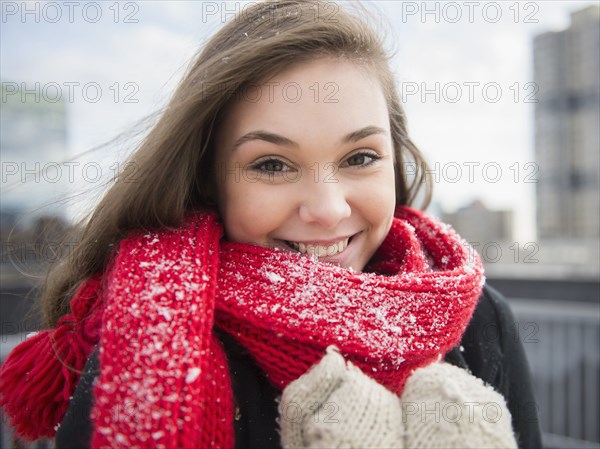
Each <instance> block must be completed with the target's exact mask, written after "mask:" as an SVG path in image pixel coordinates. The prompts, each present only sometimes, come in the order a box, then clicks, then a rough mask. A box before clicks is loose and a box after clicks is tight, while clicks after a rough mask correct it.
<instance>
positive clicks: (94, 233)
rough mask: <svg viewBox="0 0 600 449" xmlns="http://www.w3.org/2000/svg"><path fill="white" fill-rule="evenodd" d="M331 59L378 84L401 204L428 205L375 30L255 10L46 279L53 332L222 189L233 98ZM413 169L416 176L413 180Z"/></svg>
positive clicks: (205, 66) (322, 6) (283, 7)
mask: <svg viewBox="0 0 600 449" xmlns="http://www.w3.org/2000/svg"><path fill="white" fill-rule="evenodd" d="M334 7H335V8H334ZM332 8H334V10H333V13H332ZM325 55H328V56H336V57H345V58H348V59H350V60H352V61H355V62H356V63H359V64H361V65H364V66H366V67H369V68H370V69H372V71H373V73H375V74H376V75H377V76H378V78H379V80H380V82H381V85H382V87H383V91H384V94H385V97H386V101H387V104H388V109H389V116H390V131H391V136H392V140H393V144H394V152H395V172H396V198H397V203H398V204H404V205H411V204H412V203H413V202H414V200H415V197H416V195H417V193H418V191H419V190H420V188H421V187H422V186H424V187H425V197H424V198H425V199H424V204H425V205H426V204H427V203H428V202H429V198H430V195H431V182H430V180H429V178H428V176H427V174H426V167H427V165H426V163H425V161H424V159H423V157H422V155H421V153H420V152H419V150H418V149H417V148H416V146H415V145H414V144H413V143H412V142H411V140H410V139H409V138H408V134H407V130H406V118H405V115H404V111H403V109H402V106H401V104H400V100H399V97H398V92H397V89H396V85H395V81H394V77H393V74H392V73H391V71H390V68H389V63H388V57H387V56H386V54H385V51H384V47H383V43H382V42H381V40H380V38H379V37H378V36H377V35H376V34H375V33H374V31H373V30H372V29H371V28H369V27H368V26H367V25H366V24H365V23H364V22H363V21H362V20H360V19H358V18H357V17H356V16H354V15H352V14H350V13H349V12H346V11H344V10H341V9H339V8H337V4H335V3H331V2H326V1H324V0H279V1H266V2H261V3H256V4H252V5H251V6H249V7H247V8H244V9H243V10H242V12H241V13H239V14H238V15H237V16H236V17H235V18H233V19H232V20H231V21H229V22H228V23H227V24H226V25H225V26H224V27H223V28H222V29H221V30H220V31H218V32H217V33H216V34H215V35H214V36H213V37H212V38H211V39H210V40H209V41H208V42H207V44H206V45H205V46H204V48H203V50H202V51H201V52H200V53H199V54H198V55H197V57H196V58H195V60H194V62H193V63H192V65H191V66H190V68H189V69H188V72H187V73H186V75H185V76H184V78H183V80H182V81H181V82H180V84H179V86H178V87H177V89H176V91H175V93H174V94H173V97H172V99H171V101H170V102H169V104H168V105H167V106H166V108H165V110H164V112H163V113H162V116H161V117H160V119H159V120H158V122H157V123H156V124H155V125H154V127H153V128H152V129H151V131H150V132H149V134H148V135H147V137H146V138H145V139H144V140H143V141H142V143H141V144H140V145H139V147H138V148H137V150H136V151H135V153H134V154H133V156H132V157H131V159H130V164H131V166H133V167H135V169H136V182H122V181H116V182H115V183H114V184H113V185H112V187H111V188H110V190H109V191H108V192H107V193H106V195H105V196H104V198H103V199H102V201H101V202H100V203H99V205H98V206H97V207H96V209H95V210H94V211H93V213H92V214H91V217H90V219H89V221H88V222H87V223H86V224H85V225H83V226H82V227H81V232H80V236H79V243H78V245H77V247H76V248H75V249H74V250H73V252H71V254H70V255H69V256H68V257H67V258H66V259H65V260H64V261H63V262H62V263H61V264H60V265H58V266H56V267H54V268H53V269H52V270H51V271H50V272H49V275H48V278H47V282H46V286H45V289H44V292H43V298H42V313H43V315H44V319H45V321H46V323H47V324H48V325H50V326H54V325H55V324H56V322H57V320H58V319H59V318H60V317H61V316H62V315H64V314H65V313H67V312H68V311H69V305H68V301H69V299H70V297H71V295H72V294H73V292H74V290H75V288H76V287H77V286H78V284H79V283H80V282H81V281H82V280H84V279H86V278H87V277H89V276H91V275H93V274H95V273H97V272H99V271H102V270H104V269H105V267H106V265H107V263H108V260H109V258H110V257H111V255H112V253H113V249H114V248H115V247H116V246H117V244H118V242H119V241H120V240H121V239H123V238H124V237H125V236H126V234H127V233H128V232H130V231H131V230H134V229H153V228H158V227H175V226H177V225H179V224H180V223H181V222H182V219H183V216H184V213H185V212H186V211H189V210H197V209H201V208H203V207H205V206H206V205H207V201H208V198H209V197H210V196H212V195H213V194H214V190H215V187H214V183H215V175H214V173H213V171H214V167H215V164H214V157H215V148H214V145H212V142H213V139H212V137H213V136H214V133H215V124H216V123H217V122H218V120H219V117H222V115H223V114H224V113H226V106H227V104H228V103H229V101H230V99H231V98H232V97H233V96H235V95H236V94H237V93H239V92H240V91H241V89H244V88H245V87H247V86H248V85H250V84H252V83H255V82H257V81H258V80H260V79H264V78H265V76H267V75H269V74H276V73H277V72H279V71H281V70H283V69H284V68H286V67H288V66H290V65H291V64H296V63H299V62H303V61H307V60H310V59H313V58H315V57H317V56H325ZM407 163H410V164H411V167H412V168H414V170H411V171H412V173H411V176H410V177H409V175H408V174H407V170H405V167H406V164H407ZM415 172H416V173H415Z"/></svg>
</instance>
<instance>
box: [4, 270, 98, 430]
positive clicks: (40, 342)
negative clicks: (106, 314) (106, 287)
mask: <svg viewBox="0 0 600 449" xmlns="http://www.w3.org/2000/svg"><path fill="white" fill-rule="evenodd" d="M101 282H102V278H101V276H95V277H92V278H90V279H88V280H87V281H86V282H85V283H84V284H82V286H81V287H80V288H79V289H78V291H77V292H76V294H75V295H74V297H73V299H72V300H71V303H70V305H71V313H69V314H67V315H65V316H63V317H61V318H60V320H59V321H58V323H57V326H56V328H55V329H48V330H44V331H41V332H38V333H36V334H35V335H33V336H30V337H29V338H27V339H26V340H25V341H23V342H22V343H20V344H19V345H18V346H17V347H16V348H15V349H14V350H13V351H12V352H11V353H10V354H9V356H8V357H7V359H6V361H5V362H4V363H3V365H2V368H1V369H0V393H1V394H2V397H1V398H0V406H3V407H4V411H5V413H6V414H7V415H8V416H9V417H10V418H11V421H12V424H13V425H14V427H15V431H16V433H17V434H18V435H19V436H20V437H22V438H23V439H25V440H28V441H33V440H36V439H38V438H41V437H49V438H52V437H54V435H55V434H56V429H57V427H58V425H59V424H60V422H61V421H62V419H63V418H64V415H65V413H66V411H67V408H68V406H69V400H70V398H71V395H72V394H73V391H74V390H75V387H76V386H77V383H78V382H79V378H80V376H81V372H82V371H83V368H84V366H85V363H86V361H87V358H88V357H89V354H90V353H91V351H92V348H93V347H94V345H95V344H96V343H97V342H98V340H99V329H100V318H101V314H100V313H99V311H100V310H101V308H102V307H101V306H100V302H101V295H100V294H99V291H100V290H101Z"/></svg>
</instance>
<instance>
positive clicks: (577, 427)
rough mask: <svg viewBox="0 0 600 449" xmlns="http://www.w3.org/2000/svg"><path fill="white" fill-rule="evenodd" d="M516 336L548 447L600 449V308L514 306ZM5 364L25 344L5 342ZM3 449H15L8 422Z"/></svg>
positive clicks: (0, 355) (16, 338)
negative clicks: (527, 365) (531, 380)
mask: <svg viewBox="0 0 600 449" xmlns="http://www.w3.org/2000/svg"><path fill="white" fill-rule="evenodd" d="M510 305H511V308H512V310H513V313H514V315H515V320H516V323H515V328H514V329H515V332H517V334H516V335H518V337H519V338H520V340H521V342H522V344H523V347H524V348H525V352H526V353H527V358H528V360H529V364H530V366H531V371H532V376H533V382H534V389H535V394H536V399H537V402H538V407H539V414H540V420H541V426H542V431H543V440H544V447H546V448H548V449H554V448H556V449H558V448H560V449H568V448H578V449H587V448H589V449H600V435H599V426H598V422H600V405H599V404H600V388H599V384H600V307H599V306H598V304H581V303H574V302H567V301H564V302H557V301H552V302H546V301H540V300H520V299H519V300H511V301H510ZM0 338H1V342H0V360H2V361H3V360H4V358H5V357H6V355H7V354H8V352H9V351H10V350H11V349H12V347H14V346H15V345H16V344H18V343H19V342H21V341H22V340H23V338H25V334H23V335H20V334H19V335H2V336H0ZM0 437H1V438H0V443H1V446H0V447H1V448H12V447H23V448H25V447H29V448H37V449H45V448H48V447H51V446H50V445H49V444H48V442H47V441H42V442H38V443H34V444H31V445H23V444H21V445H19V446H16V445H15V441H14V439H13V437H12V433H11V432H10V430H9V429H8V428H7V423H6V422H5V419H4V417H3V419H2V429H1V430H0Z"/></svg>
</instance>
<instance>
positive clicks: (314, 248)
mask: <svg viewBox="0 0 600 449" xmlns="http://www.w3.org/2000/svg"><path fill="white" fill-rule="evenodd" d="M353 237H354V236H351V237H347V238H345V239H343V240H339V241H337V242H333V243H328V244H320V243H304V242H294V241H291V240H284V242H285V244H286V245H287V246H289V247H290V248H292V249H293V250H295V251H298V252H299V253H300V254H309V255H313V256H316V257H331V256H335V255H337V254H339V253H341V252H342V251H344V250H345V249H346V247H347V246H348V244H349V243H350V241H351V240H352V238H353Z"/></svg>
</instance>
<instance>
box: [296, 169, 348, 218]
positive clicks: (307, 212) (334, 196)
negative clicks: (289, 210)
mask: <svg viewBox="0 0 600 449" xmlns="http://www.w3.org/2000/svg"><path fill="white" fill-rule="evenodd" d="M310 184H311V187H308V186H306V191H305V192H306V193H305V197H304V200H303V201H302V203H301V204H300V210H299V214H300V219H301V220H302V221H304V222H305V223H315V224H318V225H320V226H322V227H323V228H325V229H333V228H335V227H336V226H337V225H338V223H339V222H340V221H342V220H343V219H345V218H348V217H349V216H350V215H351V213H352V209H351V208H350V204H348V201H347V193H346V191H345V190H344V187H343V185H342V183H341V182H331V181H328V180H326V179H325V180H319V181H318V182H315V181H314V180H313V181H311V183H310Z"/></svg>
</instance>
